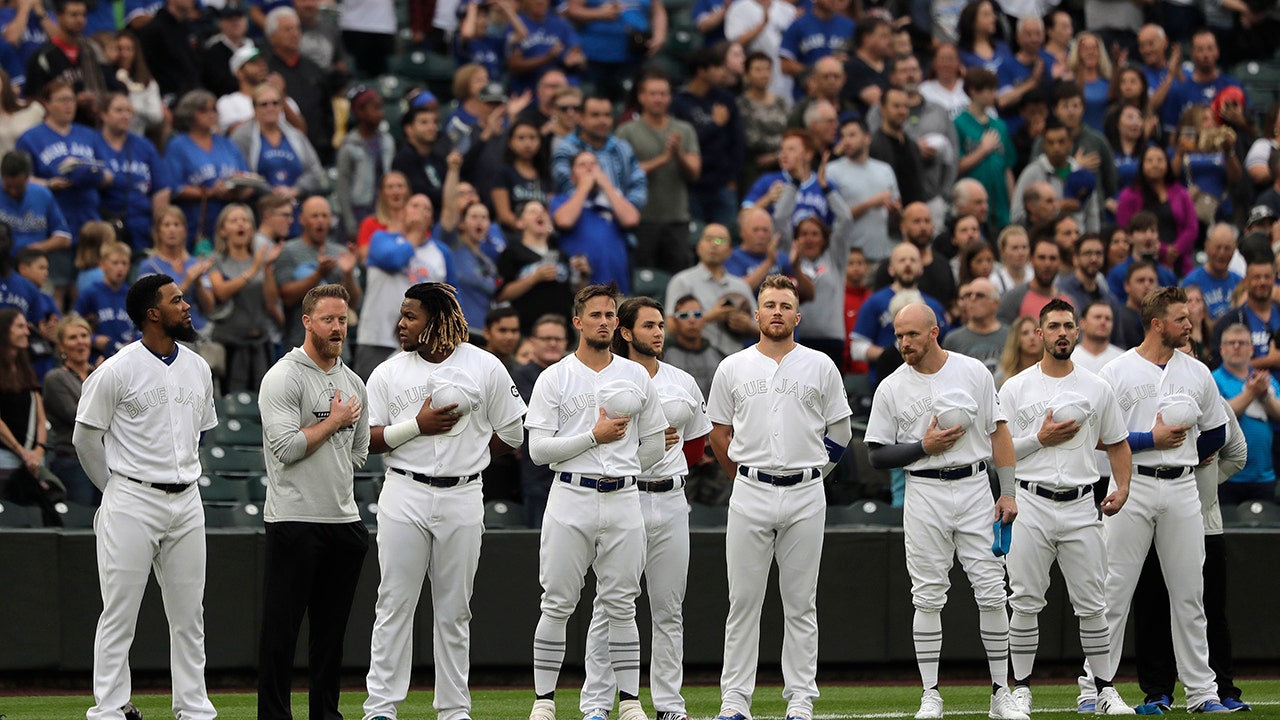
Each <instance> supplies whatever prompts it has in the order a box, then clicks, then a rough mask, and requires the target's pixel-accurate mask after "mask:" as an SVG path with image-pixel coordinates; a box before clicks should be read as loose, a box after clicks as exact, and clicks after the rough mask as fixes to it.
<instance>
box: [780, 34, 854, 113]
mask: <svg viewBox="0 0 1280 720" xmlns="http://www.w3.org/2000/svg"><path fill="white" fill-rule="evenodd" d="M797 22H799V21H797ZM804 79H805V92H804V93H803V94H801V96H800V97H799V98H798V99H797V101H796V104H795V107H793V108H791V112H790V113H788V114H787V127H793V128H799V127H804V126H805V122H804V118H805V115H806V114H807V113H808V112H809V107H810V106H811V105H813V104H814V103H816V102H818V101H819V100H825V101H826V102H829V103H831V107H833V108H837V109H838V112H837V113H836V114H837V116H839V115H840V114H843V113H847V112H849V111H857V110H858V105H857V104H856V103H854V102H853V101H852V100H849V99H848V98H845V97H843V92H844V80H845V78H844V62H843V61H842V60H840V59H838V58H837V57H836V56H834V55H827V56H825V57H822V58H819V59H818V60H817V61H816V62H814V63H813V67H811V68H806V70H805V73H804Z"/></svg>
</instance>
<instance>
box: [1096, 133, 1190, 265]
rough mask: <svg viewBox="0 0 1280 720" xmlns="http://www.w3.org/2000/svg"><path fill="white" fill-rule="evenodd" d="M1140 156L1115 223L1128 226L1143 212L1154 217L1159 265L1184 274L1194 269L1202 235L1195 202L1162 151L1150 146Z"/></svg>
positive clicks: (1121, 200)
mask: <svg viewBox="0 0 1280 720" xmlns="http://www.w3.org/2000/svg"><path fill="white" fill-rule="evenodd" d="M1140 157H1141V166H1140V167H1139V169H1138V174H1137V175H1136V176H1135V177H1134V179H1133V184H1132V185H1130V186H1129V187H1127V188H1125V189H1124V191H1122V192H1121V193H1120V201H1119V203H1118V205H1117V207H1116V222H1118V223H1120V224H1121V225H1127V224H1128V223H1129V219H1130V218H1132V217H1133V216H1134V215H1135V214H1136V213H1138V212H1141V211H1143V210H1145V211H1147V212H1150V213H1151V214H1153V215H1155V216H1156V234H1157V235H1158V236H1159V238H1160V255H1159V259H1160V262H1161V264H1162V265H1164V266H1165V267H1167V268H1169V269H1170V270H1172V271H1173V272H1174V273H1175V274H1176V275H1183V274H1185V273H1186V272H1188V271H1189V270H1190V269H1191V268H1192V267H1194V266H1195V257H1194V255H1195V243H1196V238H1197V236H1199V234H1200V221H1199V220H1198V219H1197V218H1196V206H1195V201H1194V200H1192V198H1191V195H1190V194H1189V193H1188V192H1187V189H1186V188H1185V187H1183V186H1182V184H1181V183H1179V182H1178V181H1177V176H1176V175H1174V173H1173V169H1172V167H1171V164H1170V162H1169V156H1168V155H1166V154H1165V152H1164V150H1163V149H1161V148H1160V147H1159V146H1156V145H1148V146H1147V147H1145V148H1143V150H1142V155H1141V156H1140Z"/></svg>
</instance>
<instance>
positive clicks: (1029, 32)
mask: <svg viewBox="0 0 1280 720" xmlns="http://www.w3.org/2000/svg"><path fill="white" fill-rule="evenodd" d="M1017 40H1018V51H1017V52H1016V53H1014V54H1013V62H1009V63H1004V64H1003V65H1001V66H1000V72H999V74H998V77H999V81H1000V82H999V84H1000V93H999V95H998V96H997V100H996V104H997V105H998V106H999V108H1000V118H1001V119H1002V120H1004V121H1005V124H1006V125H1008V126H1009V132H1010V133H1015V134H1016V133H1017V132H1018V130H1021V129H1022V124H1023V123H1022V118H1021V117H1020V116H1019V114H1018V110H1019V108H1020V107H1021V105H1022V102H1023V100H1024V99H1025V98H1026V97H1027V96H1028V95H1029V94H1031V93H1034V92H1039V93H1043V94H1044V95H1046V96H1047V95H1048V94H1049V93H1050V92H1052V91H1053V78H1054V76H1055V75H1060V74H1061V73H1062V71H1063V68H1060V67H1056V63H1055V62H1054V60H1053V56H1052V55H1050V54H1049V53H1047V52H1045V51H1044V21H1043V20H1041V19H1040V18H1039V17H1037V16H1035V15H1027V16H1024V17H1020V18H1018V24H1017Z"/></svg>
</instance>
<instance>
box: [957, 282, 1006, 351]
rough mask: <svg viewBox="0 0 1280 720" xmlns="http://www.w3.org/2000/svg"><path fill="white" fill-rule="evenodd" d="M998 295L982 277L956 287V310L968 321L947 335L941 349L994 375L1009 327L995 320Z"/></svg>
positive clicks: (990, 283) (992, 286)
mask: <svg viewBox="0 0 1280 720" xmlns="http://www.w3.org/2000/svg"><path fill="white" fill-rule="evenodd" d="M999 306H1000V292H999V291H998V290H996V286H995V284H994V283H992V282H991V281H990V280H988V279H986V278H978V279H977V280H974V281H973V282H971V283H969V284H968V285H965V286H963V287H961V288H960V307H961V309H962V310H963V311H964V313H965V317H967V318H969V319H968V321H967V322H966V323H965V324H964V327H959V328H956V329H955V330H952V331H951V332H949V333H947V336H946V337H945V338H944V339H943V341H942V347H944V348H946V349H947V350H950V351H952V352H958V353H960V354H961V355H968V356H969V357H971V358H973V359H975V360H978V361H980V362H981V363H982V364H983V365H986V366H987V369H988V370H990V371H991V374H992V375H994V374H995V372H996V367H997V366H998V365H999V364H1000V354H1001V353H1003V352H1004V341H1005V338H1007V337H1008V336H1009V327H1008V326H1007V325H1005V324H1004V323H1002V322H1000V321H999V320H997V319H996V308H997V307H999Z"/></svg>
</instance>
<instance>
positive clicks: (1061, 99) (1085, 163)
mask: <svg viewBox="0 0 1280 720" xmlns="http://www.w3.org/2000/svg"><path fill="white" fill-rule="evenodd" d="M1050 102H1051V103H1052V105H1051V109H1052V111H1053V117H1055V118H1057V119H1058V121H1059V122H1061V123H1062V124H1063V125H1064V126H1065V127H1066V128H1067V134H1068V135H1069V136H1070V139H1071V153H1072V155H1073V158H1074V159H1075V161H1076V163H1077V164H1079V165H1080V166H1082V167H1083V168H1084V169H1086V170H1089V171H1090V172H1092V173H1095V174H1097V176H1098V177H1097V183H1096V185H1097V189H1098V190H1100V191H1101V197H1102V198H1109V197H1111V196H1112V195H1114V194H1116V193H1117V192H1119V190H1120V188H1119V187H1118V185H1119V180H1118V174H1117V172H1116V168H1115V153H1114V152H1113V151H1112V149H1111V145H1110V144H1108V143H1107V138H1106V137H1105V136H1103V135H1102V133H1100V132H1098V131H1096V130H1094V129H1093V128H1091V127H1089V126H1088V125H1085V124H1084V92H1083V91H1081V89H1080V86H1078V85H1076V84H1075V83H1074V82H1065V81H1060V82H1058V83H1057V84H1056V85H1054V87H1053V96H1052V98H1051V100H1050ZM1046 129H1047V125H1046ZM1041 145H1042V142H1037V143H1036V144H1034V145H1032V147H1031V153H1032V156H1033V157H1034V156H1036V155H1038V154H1039V153H1040V152H1041ZM1098 195H1099V193H1094V194H1093V195H1091V199H1092V198H1093V197H1097V196H1098ZM1099 203H1101V200H1099ZM1084 225H1085V230H1086V231H1087V232H1097V231H1098V230H1100V229H1101V228H1100V226H1099V225H1098V224H1096V223H1095V224H1092V225H1090V224H1089V223H1084Z"/></svg>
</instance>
